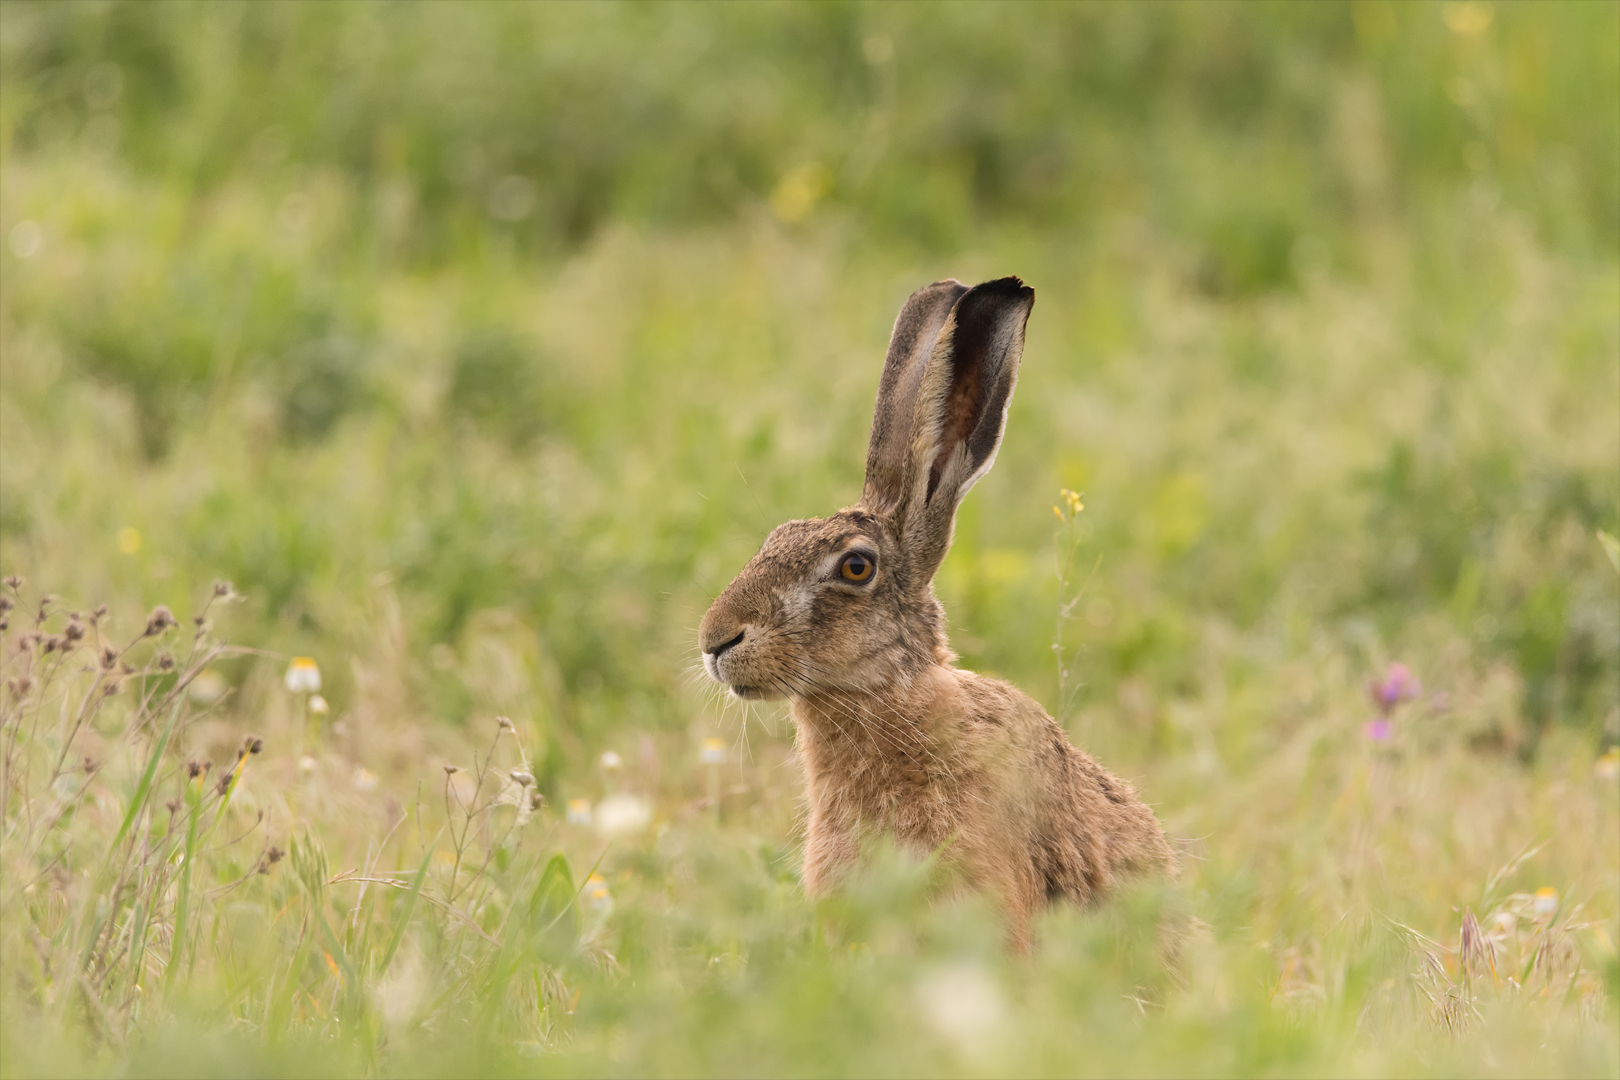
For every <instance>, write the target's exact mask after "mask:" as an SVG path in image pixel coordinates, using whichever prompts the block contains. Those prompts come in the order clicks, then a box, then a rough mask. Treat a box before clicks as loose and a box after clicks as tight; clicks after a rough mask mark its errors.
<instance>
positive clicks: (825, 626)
mask: <svg viewBox="0 0 1620 1080" xmlns="http://www.w3.org/2000/svg"><path fill="white" fill-rule="evenodd" d="M1034 303H1035V290H1033V289H1031V288H1028V287H1027V286H1026V285H1024V283H1023V282H1021V281H1019V280H1018V279H1017V278H1015V277H1008V278H1001V279H999V280H996V281H987V282H985V283H984V284H982V285H975V286H974V287H973V288H971V289H970V288H968V287H967V286H965V285H963V284H962V283H961V282H959V281H940V282H936V283H934V284H933V285H929V286H927V287H926V288H923V289H919V290H917V291H916V292H915V293H912V295H911V298H910V299H909V300H907V301H906V303H905V306H904V307H902V308H901V309H900V317H899V318H898V319H896V320H895V324H894V336H893V337H892V338H891V339H890V341H889V353H888V356H887V358H886V359H885V360H884V362H883V375H882V379H881V381H880V382H879V384H878V397H877V409H876V412H875V414H874V415H873V417H872V441H871V444H870V445H869V446H868V448H867V451H866V487H865V490H864V491H863V492H862V493H861V501H860V502H858V503H856V504H855V505H854V506H851V507H849V508H847V509H844V510H840V511H839V512H838V513H836V514H834V515H833V516H832V517H828V518H812V519H809V520H806V521H790V522H788V523H787V524H785V525H781V526H778V527H777V528H776V529H775V530H774V531H773V532H772V533H771V534H770V535H769V536H767V537H766V538H765V543H764V544H763V545H762V546H761V547H760V549H759V554H757V555H755V556H754V557H753V558H752V559H750V560H749V562H748V565H747V566H745V567H743V569H742V573H740V574H738V575H737V578H736V580H735V581H733V582H732V583H731V584H730V585H728V586H726V590H725V591H724V592H722V593H721V594H720V596H719V598H718V599H716V600H715V602H714V604H713V605H712V606H710V608H709V610H708V613H707V614H705V615H704V616H703V623H702V625H701V627H699V630H698V641H699V644H700V646H701V647H702V649H703V664H704V667H705V668H706V669H707V670H708V672H709V674H710V675H711V676H713V677H714V679H715V680H717V681H718V682H722V683H725V684H726V685H727V686H729V687H731V690H732V692H733V693H734V694H736V695H737V696H738V697H743V698H774V697H784V696H800V695H806V694H813V693H817V692H821V691H840V690H842V691H849V690H869V689H873V688H875V687H878V686H882V685H884V684H887V683H892V682H896V681H904V680H907V679H909V678H910V677H911V676H912V675H913V674H915V673H916V672H917V671H918V670H920V669H921V668H922V667H925V666H927V665H929V664H934V663H940V662H944V661H948V660H949V659H950V656H951V654H950V650H949V647H948V646H947V645H946V641H945V626H944V617H943V614H942V612H941V611H940V607H939V602H938V601H936V600H935V599H934V590H933V579H934V571H936V570H938V569H939V564H940V562H941V561H943V560H944V558H945V552H946V550H947V549H948V548H949V547H950V544H951V528H952V525H953V524H954V522H955V520H956V507H957V504H958V503H960V502H961V501H962V496H964V495H966V494H967V492H968V489H969V488H971V487H972V486H973V485H974V483H975V482H976V481H977V480H978V479H979V477H981V476H983V475H984V474H985V473H986V472H987V471H989V469H990V465H991V463H992V462H993V461H994V460H995V457H996V448H997V447H998V446H1000V445H1001V433H1002V430H1003V428H1004V427H1005V426H1006V423H1007V405H1008V403H1010V402H1011V401H1012V392H1013V384H1014V382H1015V381H1016V380H1017V377H1018V359H1019V357H1020V356H1021V355H1022V353H1023V350H1024V323H1025V322H1026V321H1027V320H1028V318H1029V312H1030V308H1031V307H1032V306H1033V305H1034Z"/></svg>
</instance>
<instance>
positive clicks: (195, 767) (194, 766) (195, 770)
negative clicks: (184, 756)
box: [186, 761, 208, 780]
mask: <svg viewBox="0 0 1620 1080" xmlns="http://www.w3.org/2000/svg"><path fill="white" fill-rule="evenodd" d="M207 771H208V763H207V762H206V761H188V762H186V778H187V779H188V780H195V779H197V777H199V776H201V775H202V774H203V773H205V772H207Z"/></svg>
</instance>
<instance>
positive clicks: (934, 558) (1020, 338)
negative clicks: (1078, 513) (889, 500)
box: [868, 277, 1035, 577]
mask: <svg viewBox="0 0 1620 1080" xmlns="http://www.w3.org/2000/svg"><path fill="white" fill-rule="evenodd" d="M1034 305H1035V290H1034V289H1031V288H1029V287H1028V286H1027V285H1025V284H1024V283H1023V282H1022V281H1020V280H1018V279H1017V278H1015V277H1006V278H1000V279H998V280H996V281H987V282H985V283H984V284H982V285H975V286H974V287H973V288H971V289H969V290H967V291H966V292H965V293H963V294H962V295H961V297H960V298H958V299H957V301H956V304H955V306H954V307H953V308H952V309H951V313H950V317H949V318H947V319H946V320H945V325H944V326H943V327H941V328H940V331H939V335H938V337H937V339H936V340H935V343H934V351H933V355H932V356H931V357H929V360H928V365H927V367H926V369H925V370H924V372H923V377H922V380H921V382H920V384H919V385H918V387H917V391H916V397H917V402H916V406H915V411H914V413H913V417H912V421H911V439H910V446H909V447H908V448H907V457H906V468H905V489H906V490H905V495H904V498H903V502H902V505H901V509H900V511H899V514H898V517H899V524H900V534H901V537H902V542H903V543H904V545H905V547H906V551H907V555H908V556H909V558H910V561H911V564H912V567H913V569H914V571H916V572H918V573H920V574H922V575H926V577H932V576H933V573H934V571H935V570H936V569H938V568H939V564H940V562H941V561H942V560H943V559H944V558H945V551H946V549H947V548H949V547H950V543H951V527H952V523H953V522H954V520H955V517H956V506H957V504H958V503H959V502H961V501H962V496H964V495H966V494H967V493H968V489H969V488H971V487H972V486H973V485H974V484H975V483H976V482H977V481H978V479H979V477H981V476H983V475H984V474H985V473H987V472H989V471H990V466H991V464H992V463H993V462H994V461H995V459H996V450H997V449H998V448H999V447H1000V446H1001V434H1002V431H1003V430H1004V429H1005V428H1006V426H1007V406H1008V405H1009V404H1011V403H1012V395H1013V385H1014V384H1015V383H1016V382H1017V381H1018V360H1019V358H1020V357H1021V356H1022V355H1023V353H1024V324H1025V323H1026V322H1027V321H1028V320H1029V312H1030V309H1031V308H1032V307H1034ZM886 374H887V372H885V375H886ZM868 476H870V473H868Z"/></svg>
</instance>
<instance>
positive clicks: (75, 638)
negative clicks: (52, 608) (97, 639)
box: [62, 619, 84, 645]
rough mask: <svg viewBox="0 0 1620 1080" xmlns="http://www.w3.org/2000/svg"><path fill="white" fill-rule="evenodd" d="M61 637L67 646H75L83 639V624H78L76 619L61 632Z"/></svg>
mask: <svg viewBox="0 0 1620 1080" xmlns="http://www.w3.org/2000/svg"><path fill="white" fill-rule="evenodd" d="M62 636H63V637H64V638H66V639H67V641H68V644H70V645H73V644H77V643H78V642H79V641H80V640H82V639H83V638H84V623H82V622H79V621H78V620H77V619H75V620H73V621H72V622H70V623H68V624H67V627H66V628H65V629H64V630H63V631H62Z"/></svg>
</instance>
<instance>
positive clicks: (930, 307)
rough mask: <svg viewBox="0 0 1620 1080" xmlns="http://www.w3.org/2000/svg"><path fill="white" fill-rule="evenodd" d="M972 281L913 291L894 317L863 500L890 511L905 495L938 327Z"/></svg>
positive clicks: (878, 509) (941, 283)
mask: <svg viewBox="0 0 1620 1080" xmlns="http://www.w3.org/2000/svg"><path fill="white" fill-rule="evenodd" d="M967 291H968V287H967V286H966V285H963V284H962V283H961V282H960V281H956V280H954V279H948V280H945V281H936V282H934V283H933V284H932V285H925V286H923V287H922V288H920V289H918V290H917V291H916V292H914V293H912V294H911V297H910V298H909V299H908V300H907V301H906V302H905V305H904V306H903V307H901V308H900V315H899V317H898V318H896V319H895V320H894V333H893V334H891V335H890V336H889V353H888V355H887V356H886V357H884V359H883V377H882V378H881V379H880V380H879V382H878V396H877V408H876V409H875V410H874V411H873V413H872V441H871V442H870V443H869V444H868V445H867V448H866V488H865V490H864V491H863V492H862V493H861V503H862V505H864V506H867V507H869V508H870V509H872V510H873V511H875V512H877V513H880V514H885V515H890V514H896V513H898V512H899V511H900V509H901V508H902V506H903V504H904V503H905V501H906V494H907V491H908V487H907V484H906V464H907V459H908V457H909V455H910V452H911V421H912V417H913V415H914V414H915V413H916V411H917V387H918V386H920V385H921V384H922V377H923V369H924V368H926V367H927V366H928V358H929V357H930V356H932V355H933V353H934V344H935V342H936V341H937V340H938V339H939V332H940V330H941V329H942V328H943V327H944V326H945V320H946V319H948V318H950V314H951V308H952V307H953V306H954V305H955V304H956V302H957V300H959V299H961V297H962V294H963V293H966V292H967Z"/></svg>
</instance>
